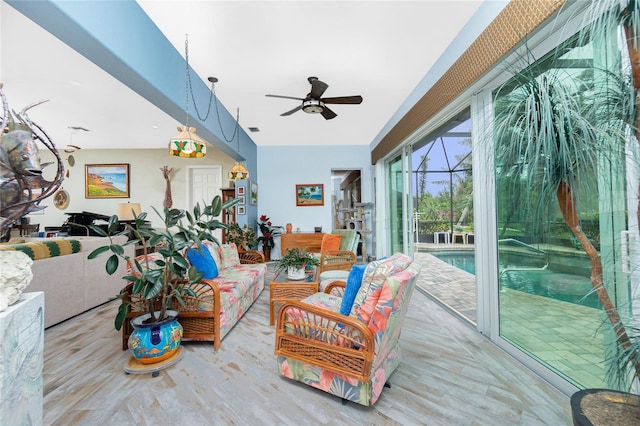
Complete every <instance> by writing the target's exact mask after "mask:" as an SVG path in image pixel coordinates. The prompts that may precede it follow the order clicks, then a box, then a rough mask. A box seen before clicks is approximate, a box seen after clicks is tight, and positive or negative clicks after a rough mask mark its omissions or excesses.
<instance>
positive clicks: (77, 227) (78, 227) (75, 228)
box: [62, 211, 109, 236]
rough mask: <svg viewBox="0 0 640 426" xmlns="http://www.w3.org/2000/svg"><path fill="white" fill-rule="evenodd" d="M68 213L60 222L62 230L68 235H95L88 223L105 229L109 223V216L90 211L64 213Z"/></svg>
mask: <svg viewBox="0 0 640 426" xmlns="http://www.w3.org/2000/svg"><path fill="white" fill-rule="evenodd" d="M65 214H67V215H69V217H68V218H67V220H66V221H65V222H64V223H63V224H62V228H63V231H64V232H66V233H67V234H68V235H84V236H97V235H98V234H96V233H95V232H93V231H92V230H91V228H89V225H95V226H97V227H99V228H102V229H104V230H105V231H106V230H107V225H108V223H109V216H106V215H103V214H99V213H91V212H84V211H83V212H81V213H65Z"/></svg>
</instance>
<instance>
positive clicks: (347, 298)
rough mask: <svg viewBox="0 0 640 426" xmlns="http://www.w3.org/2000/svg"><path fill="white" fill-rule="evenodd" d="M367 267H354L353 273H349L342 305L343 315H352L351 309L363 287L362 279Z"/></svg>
mask: <svg viewBox="0 0 640 426" xmlns="http://www.w3.org/2000/svg"><path fill="white" fill-rule="evenodd" d="M366 267H367V265H366V264H362V265H353V266H352V267H351V271H349V276H348V277H347V285H346V286H345V288H344V294H343V295H342V303H341V304H340V313H341V314H342V315H349V314H350V313H351V307H352V306H353V302H354V300H356V294H358V290H360V286H361V285H362V277H363V275H364V270H365V269H366Z"/></svg>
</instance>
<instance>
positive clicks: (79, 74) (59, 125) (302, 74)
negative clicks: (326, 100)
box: [0, 0, 481, 149]
mask: <svg viewBox="0 0 640 426" xmlns="http://www.w3.org/2000/svg"><path fill="white" fill-rule="evenodd" d="M139 3H140V5H141V6H142V8H143V9H144V10H145V12H146V13H147V14H148V15H149V16H150V17H151V19H152V20H153V21H154V22H155V23H156V24H157V25H158V27H159V28H160V29H161V30H162V32H163V33H164V34H165V35H166V37H167V39H168V40H169V41H170V42H171V43H172V44H173V45H174V46H175V48H176V49H177V50H178V51H179V52H181V53H182V54H183V55H184V50H185V49H184V48H185V34H188V37H189V63H190V65H191V66H192V67H193V69H194V70H195V71H196V72H197V74H198V76H199V77H201V78H202V79H203V80H206V79H207V77H208V76H215V77H217V78H218V79H219V80H220V81H219V82H218V83H217V84H216V93H217V95H218V98H219V99H220V101H221V102H222V104H223V105H224V106H226V108H227V109H228V110H229V111H230V112H231V114H232V115H234V116H235V112H236V108H239V109H240V124H241V126H242V127H243V128H244V129H245V131H247V133H249V134H250V136H251V137H252V139H253V140H254V141H255V142H256V144H257V145H259V146H266V145H333V144H356V145H362V144H364V145H368V144H370V143H371V142H372V141H373V140H374V139H375V138H376V136H377V135H378V133H379V132H380V131H381V129H382V128H383V126H384V125H385V124H386V123H387V122H388V121H389V120H390V118H391V117H392V115H393V114H394V113H395V112H396V111H397V109H398V108H399V107H400V105H401V104H402V102H403V101H404V100H405V99H406V98H407V97H408V96H409V94H410V93H411V91H412V90H413V89H414V88H415V87H416V86H417V84H418V83H419V82H420V80H421V79H422V77H423V76H424V75H425V74H426V72H427V71H428V70H429V68H430V67H431V66H432V65H433V64H434V62H435V61H436V60H437V59H438V57H439V56H440V55H441V54H442V53H443V51H444V50H445V49H446V47H447V46H448V45H449V43H450V42H451V41H452V40H453V38H454V37H455V36H456V35H457V34H458V33H459V32H460V31H461V29H462V28H463V27H464V25H465V23H466V22H467V21H468V20H469V19H470V17H471V16H472V15H473V13H474V12H475V11H476V10H477V8H478V7H479V6H480V4H481V1H480V0H467V1H463V0H447V1H435V0H427V1H408V2H402V1H374V2H365V1H335V2H328V1H316V2H313V1H280V2H276V1H257V2H256V1H140V2H139ZM0 14H1V25H2V28H1V36H2V40H1V43H2V44H1V51H0V53H1V63H0V71H1V72H0V79H1V80H2V81H4V84H5V93H6V95H7V97H8V101H9V104H10V106H11V107H12V108H13V109H15V110H20V109H22V108H23V107H24V106H25V105H27V104H29V103H32V102H35V101H38V100H41V99H49V100H50V102H48V103H47V104H44V105H42V106H38V107H36V108H34V109H33V110H31V114H30V116H31V118H32V119H33V120H34V121H36V122H37V123H38V124H40V125H41V126H42V127H43V128H44V129H45V130H46V131H47V132H48V133H49V135H50V136H51V137H52V139H53V140H54V142H55V143H56V145H57V146H58V147H64V146H66V144H69V143H73V144H75V145H80V146H81V147H82V148H85V149H108V148H117V149H121V148H124V147H130V146H131V145H130V141H131V138H134V140H136V143H137V145H136V146H137V147H139V148H164V147H166V145H167V141H168V138H169V137H170V136H172V135H173V134H175V133H176V131H175V127H176V126H177V125H179V124H180V123H178V122H177V121H176V120H175V119H173V118H171V117H169V116H167V115H166V114H165V113H163V112H162V111H160V110H159V109H157V108H156V107H154V106H152V105H151V104H150V103H148V102H147V101H146V100H144V99H142V98H141V97H140V96H139V95H137V94H135V93H134V92H132V91H131V90H130V89H128V88H127V87H126V86H124V85H123V84H121V83H120V82H118V81H116V80H115V79H114V78H113V77H111V76H110V75H108V74H107V73H105V72H104V71H102V70H100V69H99V68H98V67H96V66H95V65H94V64H93V63H91V62H89V61H88V60H86V59H84V58H83V57H81V56H80V55H79V54H77V53H76V52H75V51H73V50H72V49H70V48H69V47H67V46H66V45H65V44H63V43H62V42H60V41H59V40H57V39H55V38H54V37H53V36H51V35H50V34H49V33H47V32H46V31H44V30H43V29H41V28H40V27H38V26H37V25H35V24H33V23H31V21H29V20H28V19H27V18H25V17H24V16H23V15H21V14H20V13H18V12H17V11H15V10H14V9H13V8H12V7H11V6H9V5H7V4H6V3H4V2H3V3H2V4H1V6H0ZM132 36H138V37H139V36H140V35H138V34H135V33H132ZM309 76H317V77H319V78H320V80H322V81H324V82H326V83H328V84H329V88H328V89H327V91H326V92H325V94H324V96H329V97H334V96H350V95H362V97H363V98H364V101H363V102H362V104H361V105H331V109H332V110H333V111H334V112H336V113H337V114H338V117H336V118H335V119H333V120H325V119H324V118H322V117H321V116H320V115H312V114H306V113H304V112H302V111H298V112H296V113H294V114H293V115H291V116H288V117H281V116H280V114H281V113H283V112H285V111H288V110H290V109H292V108H294V107H295V106H297V105H298V102H299V101H296V100H289V99H279V98H267V97H265V94H268V93H269V94H278V95H286V96H293V97H304V96H305V95H306V94H307V93H308V91H309V88H310V85H309V83H308V82H307V77H309ZM192 78H195V76H193V77H192ZM196 102H197V103H198V108H199V109H200V110H206V107H207V99H197V100H196ZM190 108H193V106H191V107H190ZM70 126H81V127H85V128H88V129H90V130H91V131H90V132H88V133H86V132H77V131H73V130H70V129H69V127H70ZM152 126H157V128H153V127H152ZM248 127H258V128H259V129H260V132H259V133H250V132H249V131H248ZM223 130H224V131H225V133H227V134H228V135H229V134H230V133H231V130H232V129H223ZM114 135H120V136H121V135H128V136H129V137H127V138H126V139H127V140H125V138H122V137H114Z"/></svg>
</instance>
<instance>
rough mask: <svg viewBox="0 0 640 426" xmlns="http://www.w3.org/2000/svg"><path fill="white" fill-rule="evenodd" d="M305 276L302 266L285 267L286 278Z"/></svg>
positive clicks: (293, 278)
mask: <svg viewBox="0 0 640 426" xmlns="http://www.w3.org/2000/svg"><path fill="white" fill-rule="evenodd" d="M304 277H305V273H304V268H294V267H292V266H289V267H287V278H289V279H290V280H301V279H303V278H304Z"/></svg>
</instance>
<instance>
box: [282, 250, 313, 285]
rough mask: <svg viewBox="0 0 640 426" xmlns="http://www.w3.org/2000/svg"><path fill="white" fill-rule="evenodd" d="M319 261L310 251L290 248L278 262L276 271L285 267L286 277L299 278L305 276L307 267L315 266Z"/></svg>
mask: <svg viewBox="0 0 640 426" xmlns="http://www.w3.org/2000/svg"><path fill="white" fill-rule="evenodd" d="M319 263H320V262H319V261H318V259H316V258H315V257H314V256H313V255H312V254H311V253H309V252H307V251H305V250H300V249H299V248H292V249H289V250H287V253H286V254H285V255H284V256H283V257H282V259H280V261H279V262H278V270H277V273H276V275H277V274H278V273H280V271H282V270H284V269H286V271H287V278H289V279H290V280H301V279H303V278H304V277H305V272H306V269H307V268H311V267H313V266H317V265H318V264H319Z"/></svg>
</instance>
